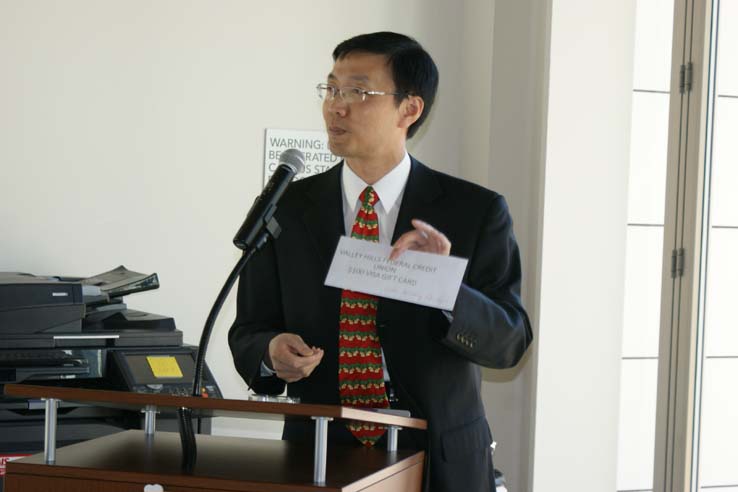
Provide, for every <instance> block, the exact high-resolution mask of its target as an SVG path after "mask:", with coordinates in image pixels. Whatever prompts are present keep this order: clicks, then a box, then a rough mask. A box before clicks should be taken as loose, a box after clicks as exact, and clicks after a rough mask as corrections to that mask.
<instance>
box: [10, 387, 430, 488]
mask: <svg viewBox="0 0 738 492" xmlns="http://www.w3.org/2000/svg"><path fill="white" fill-rule="evenodd" d="M5 394H6V395H10V396H18V397H24V398H40V399H43V400H45V402H46V433H45V436H46V438H45V441H44V452H43V453H39V454H36V455H34V456H29V457H27V458H23V459H20V460H17V461H13V462H10V463H8V465H7V471H6V476H5V492H21V491H22V492H47V491H54V492H72V491H75V492H77V491H79V492H97V491H101V492H102V491H105V492H129V491H131V492H132V491H147V492H149V491H150V492H205V491H252V492H287V491H290V492H293V491H294V492H301V491H312V492H315V491H319V490H320V491H366V492H380V491H381V492H394V491H419V490H420V488H421V484H422V479H423V461H424V458H425V453H424V452H422V451H420V452H418V451H402V450H398V449H396V448H397V432H398V430H399V429H401V428H403V427H405V428H414V429H426V428H427V424H426V422H425V421H424V420H421V419H414V418H409V417H402V416H397V415H391V414H384V413H376V412H373V411H368V410H357V409H352V408H346V407H338V406H330V405H308V404H294V403H272V402H260V401H242V400H224V399H208V398H194V397H185V396H169V395H154V394H141V393H128V392H120V391H98V390H87V389H76V388H56V387H47V386H31V385H20V384H8V385H6V386H5ZM61 400H64V401H73V402H78V403H86V404H90V405H95V406H103V407H113V408H123V409H128V410H140V411H142V412H143V413H144V414H145V423H146V425H145V429H144V430H143V431H140V430H137V431H134V430H130V431H125V432H120V433H118V434H112V435H109V436H105V437H101V438H98V439H93V440H91V441H86V442H82V443H78V444H74V445H71V446H66V447H63V448H59V449H56V408H57V405H58V402H59V401H61ZM181 407H186V408H191V409H192V410H193V412H194V413H195V415H196V416H202V417H241V418H257V419H269V420H283V419H284V418H285V417H290V418H304V419H308V420H309V419H313V420H314V421H315V426H316V439H315V444H314V445H306V444H298V443H290V442H287V441H277V440H267V439H246V438H233V437H218V436H205V435H199V436H197V464H196V466H195V468H194V470H192V472H191V473H185V472H183V471H182V468H181V453H182V451H181V448H180V440H179V434H177V433H171V432H155V425H156V424H155V422H156V413H157V411H159V410H162V409H166V410H175V409H178V408H181ZM331 420H359V421H364V422H373V423H378V424H384V425H386V426H388V429H389V430H388V440H387V441H388V446H387V449H367V448H364V447H360V446H356V447H348V446H339V445H330V446H329V445H328V444H327V442H326V441H327V429H328V427H327V426H328V422H329V421H331Z"/></svg>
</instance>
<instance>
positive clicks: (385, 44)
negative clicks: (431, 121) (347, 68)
mask: <svg viewBox="0 0 738 492" xmlns="http://www.w3.org/2000/svg"><path fill="white" fill-rule="evenodd" d="M356 52H363V53H372V54H377V55H385V56H386V57H387V63H388V64H389V67H390V70H391V71H392V79H393V81H394V83H395V90H396V91H397V92H398V93H399V94H398V95H397V96H395V101H396V102H397V104H399V103H400V102H402V100H403V99H404V98H406V97H407V96H408V95H412V96H419V97H420V98H421V99H423V102H424V103H425V105H424V108H423V113H422V114H421V115H420V118H418V120H417V121H416V122H415V123H413V124H412V125H410V127H409V128H408V129H407V138H410V137H412V136H413V135H415V132H417V131H418V128H420V125H422V124H423V122H424V121H425V119H426V117H427V116H428V113H429V112H430V109H431V106H433V101H434V100H435V98H436V91H437V90H438V68H437V67H436V64H435V62H434V61H433V58H431V56H430V54H428V52H427V51H425V49H423V47H422V46H421V45H420V43H418V42H417V41H415V40H414V39H413V38H411V37H408V36H405V35H404V34H398V33H395V32H388V31H384V32H374V33H371V34H361V35H359V36H355V37H353V38H351V39H347V40H346V41H343V42H342V43H340V44H339V45H338V46H336V49H334V50H333V60H334V61H337V60H340V59H341V58H344V57H345V56H347V55H348V54H350V53H356Z"/></svg>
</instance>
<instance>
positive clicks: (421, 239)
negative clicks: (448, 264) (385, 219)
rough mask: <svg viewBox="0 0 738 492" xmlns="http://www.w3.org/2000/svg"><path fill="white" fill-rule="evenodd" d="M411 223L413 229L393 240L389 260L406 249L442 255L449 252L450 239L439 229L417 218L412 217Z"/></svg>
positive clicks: (446, 254) (395, 257)
mask: <svg viewBox="0 0 738 492" xmlns="http://www.w3.org/2000/svg"><path fill="white" fill-rule="evenodd" d="M411 223H412V225H413V227H414V228H415V229H413V230H412V231H408V232H406V233H405V234H403V235H402V236H400V238H399V239H398V240H397V241H395V244H394V245H393V246H392V252H391V253H390V260H396V259H397V258H399V257H400V255H401V254H402V253H404V252H405V251H407V250H408V249H409V250H412V251H424V252H426V253H434V254H437V255H443V256H448V255H449V254H450V253H451V241H449V240H448V238H447V237H446V236H445V235H444V234H443V233H442V232H441V231H439V230H438V229H436V228H435V227H433V226H432V225H430V224H428V223H427V222H423V221H422V220H419V219H413V220H412V221H411Z"/></svg>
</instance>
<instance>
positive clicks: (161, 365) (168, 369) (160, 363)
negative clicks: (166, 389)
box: [146, 355, 182, 378]
mask: <svg viewBox="0 0 738 492" xmlns="http://www.w3.org/2000/svg"><path fill="white" fill-rule="evenodd" d="M146 360H147V361H148V362H149V367H151V372H153V373H154V377H157V378H181V377H182V370H181V369H180V368H179V364H177V359H175V358H174V357H172V356H171V355H166V356H159V355H149V356H147V357H146Z"/></svg>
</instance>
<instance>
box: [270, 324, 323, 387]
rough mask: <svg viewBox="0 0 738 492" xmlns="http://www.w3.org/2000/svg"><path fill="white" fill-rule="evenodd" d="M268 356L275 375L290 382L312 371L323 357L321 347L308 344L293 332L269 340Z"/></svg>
mask: <svg viewBox="0 0 738 492" xmlns="http://www.w3.org/2000/svg"><path fill="white" fill-rule="evenodd" d="M269 358H270V360H271V363H272V368H273V369H274V371H276V373H277V377H279V378H281V379H284V380H285V381H287V382H288V383H292V382H295V381H299V380H300V379H302V378H305V377H307V376H309V375H310V374H311V373H312V372H313V369H315V368H316V367H317V365H318V364H320V361H321V360H322V359H323V349H320V348H317V347H310V346H308V345H307V344H306V343H305V342H304V341H303V339H302V338H301V337H300V336H299V335H296V334H294V333H282V334H280V335H277V336H276V337H274V338H272V340H271V341H270V342H269Z"/></svg>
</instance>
